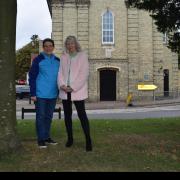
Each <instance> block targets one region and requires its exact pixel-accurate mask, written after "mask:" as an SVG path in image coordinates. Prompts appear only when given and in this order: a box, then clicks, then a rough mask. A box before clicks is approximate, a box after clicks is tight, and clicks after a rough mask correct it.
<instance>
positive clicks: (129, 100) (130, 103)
mask: <svg viewBox="0 0 180 180" xmlns="http://www.w3.org/2000/svg"><path fill="white" fill-rule="evenodd" d="M132 105H133V104H132V93H128V96H127V99H126V106H132Z"/></svg>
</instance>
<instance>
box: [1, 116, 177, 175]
mask: <svg viewBox="0 0 180 180" xmlns="http://www.w3.org/2000/svg"><path fill="white" fill-rule="evenodd" d="M90 126H91V135H92V140H93V151H92V152H86V151H85V139H84V135H83V132H82V129H81V126H80V122H79V121H78V120H75V121H73V129H74V145H73V146H72V147H71V148H65V142H66V132H65V126H64V122H63V120H54V121H53V124H52V137H53V139H55V140H56V141H58V143H59V144H58V145H57V146H48V148H47V149H38V147H37V144H36V134H35V124H34V121H33V120H29V121H27V120H24V121H22V120H19V121H18V133H19V137H20V139H21V141H22V150H21V151H20V152H19V153H13V154H11V155H8V156H4V157H1V159H0V171H16V172H17V171H18V172H29V171H30V172H40V171H41V172H44V171H46V172H47V171H48V172H56V171H57V172H62V171H75V172H76V171H95V172H104V171H105V172H107V171H108V172H122V171H125V172H129V171H141V172H142V171H145V172H146V171H148V172H149V171H150V172H151V171H161V172H165V171H180V119H178V118H167V119H145V120H119V121H118V120H91V121H90Z"/></svg>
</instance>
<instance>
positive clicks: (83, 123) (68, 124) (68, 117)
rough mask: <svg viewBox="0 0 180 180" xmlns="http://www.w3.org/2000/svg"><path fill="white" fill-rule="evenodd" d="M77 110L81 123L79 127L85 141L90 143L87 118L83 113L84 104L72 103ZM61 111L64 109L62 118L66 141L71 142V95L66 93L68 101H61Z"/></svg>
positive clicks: (80, 102) (82, 102)
mask: <svg viewBox="0 0 180 180" xmlns="http://www.w3.org/2000/svg"><path fill="white" fill-rule="evenodd" d="M73 102H74V105H75V107H76V110H77V114H78V117H79V119H80V122H81V126H82V128H83V131H84V134H85V137H86V141H90V140H91V138H90V127H89V121H88V117H87V114H86V111H85V102H84V100H82V101H73ZM62 103H63V109H64V117H65V126H66V131H67V134H68V139H69V140H73V131H72V101H71V93H68V99H67V100H62Z"/></svg>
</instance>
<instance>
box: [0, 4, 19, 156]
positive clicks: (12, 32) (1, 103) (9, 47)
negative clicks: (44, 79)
mask: <svg viewBox="0 0 180 180" xmlns="http://www.w3.org/2000/svg"><path fill="white" fill-rule="evenodd" d="M16 14H17V1H16V0H0V155H2V154H3V153H6V152H11V151H13V150H17V149H18V148H19V147H20V142H19V140H18V137H17V130H16V125H17V123H16V95H15V41H16Z"/></svg>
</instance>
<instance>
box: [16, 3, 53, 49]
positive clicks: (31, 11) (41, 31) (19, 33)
mask: <svg viewBox="0 0 180 180" xmlns="http://www.w3.org/2000/svg"><path fill="white" fill-rule="evenodd" d="M17 6H18V7H17V8H18V9H17V10H18V11H17V29H16V49H19V48H21V47H23V46H24V45H26V44H27V43H29V42H30V41H31V37H32V35H34V34H37V35H38V36H39V38H40V39H44V38H47V37H49V38H50V37H51V32H52V24H51V23H52V22H51V16H50V13H49V10H48V5H47V3H46V0H17Z"/></svg>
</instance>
